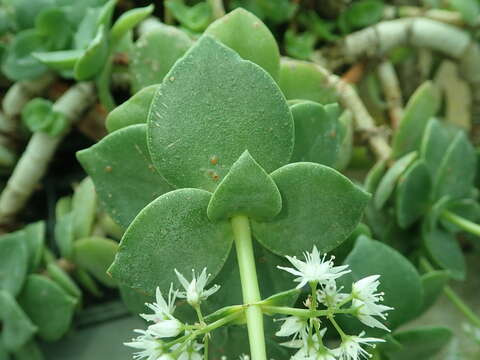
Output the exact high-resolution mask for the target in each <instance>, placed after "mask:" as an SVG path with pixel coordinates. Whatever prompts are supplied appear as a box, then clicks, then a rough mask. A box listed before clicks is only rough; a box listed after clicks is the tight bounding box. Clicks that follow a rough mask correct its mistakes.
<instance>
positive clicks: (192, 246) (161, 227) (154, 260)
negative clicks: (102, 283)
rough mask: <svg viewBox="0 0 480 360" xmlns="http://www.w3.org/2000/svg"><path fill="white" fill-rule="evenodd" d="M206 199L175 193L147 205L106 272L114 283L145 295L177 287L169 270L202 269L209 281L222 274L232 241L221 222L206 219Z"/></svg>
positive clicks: (199, 193)
mask: <svg viewBox="0 0 480 360" xmlns="http://www.w3.org/2000/svg"><path fill="white" fill-rule="evenodd" d="M210 198H211V194H210V193H209V192H207V191H204V190H199V189H180V190H175V191H171V192H169V193H167V194H165V195H162V196H160V197H159V198H157V199H156V200H154V201H153V202H151V203H150V204H149V205H147V206H146V207H145V208H144V209H143V210H142V211H141V212H140V214H138V216H137V217H136V218H135V220H134V221H133V222H132V224H131V225H130V226H129V228H128V229H127V231H126V232H125V235H124V236H123V239H122V242H121V243H120V248H119V251H118V253H117V256H116V257H115V262H114V263H113V265H112V266H111V267H110V269H109V272H110V273H111V275H112V276H113V278H114V279H117V280H118V281H119V282H121V283H123V284H125V285H127V286H129V287H131V288H133V289H140V290H143V291H144V292H146V293H150V294H153V293H154V291H155V288H156V287H157V286H159V287H160V288H161V289H162V290H168V287H169V286H170V283H171V282H175V283H177V279H176V276H175V273H174V271H173V269H177V270H178V271H180V272H182V273H184V274H190V273H191V271H192V269H195V270H196V271H201V270H202V269H203V268H204V267H206V268H207V269H208V272H209V273H211V274H212V278H214V277H215V276H216V275H217V274H218V272H219V271H220V270H221V269H222V267H223V265H224V263H225V260H226V259H227V257H228V254H229V252H230V248H231V246H232V242H233V234H232V230H231V226H230V224H229V223H228V222H226V221H221V222H215V223H212V222H210V220H208V217H207V206H208V202H209V201H210Z"/></svg>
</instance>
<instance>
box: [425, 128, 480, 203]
mask: <svg viewBox="0 0 480 360" xmlns="http://www.w3.org/2000/svg"><path fill="white" fill-rule="evenodd" d="M476 163H477V157H476V153H475V149H474V148H473V146H472V144H470V142H469V141H468V139H467V137H466V135H465V133H464V132H459V133H458V134H457V135H456V136H455V138H454V139H453V141H452V142H451V143H450V146H449V147H448V149H447V151H446V153H445V156H444V157H443V160H442V162H441V164H440V167H439V169H438V176H437V178H436V182H435V184H434V194H435V198H437V199H439V198H441V197H442V196H444V195H446V196H449V197H450V198H451V199H460V198H462V197H468V195H469V194H470V192H471V190H472V187H473V183H474V179H475V171H476Z"/></svg>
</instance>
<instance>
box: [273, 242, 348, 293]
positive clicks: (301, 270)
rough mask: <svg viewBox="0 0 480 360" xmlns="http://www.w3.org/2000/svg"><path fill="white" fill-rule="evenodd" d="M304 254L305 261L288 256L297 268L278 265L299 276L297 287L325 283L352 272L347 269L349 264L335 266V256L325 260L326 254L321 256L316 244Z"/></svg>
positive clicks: (296, 280)
mask: <svg viewBox="0 0 480 360" xmlns="http://www.w3.org/2000/svg"><path fill="white" fill-rule="evenodd" d="M304 256H305V261H301V260H298V259H297V258H296V257H295V256H294V257H291V256H287V257H286V258H287V259H288V261H290V262H291V263H292V265H293V266H295V268H296V269H294V268H289V267H283V266H277V267H278V268H279V269H282V270H285V271H288V272H289V273H291V274H293V275H296V276H298V278H296V279H295V280H294V281H295V282H298V283H299V284H298V285H297V289H299V288H301V287H303V286H305V285H306V284H307V283H313V282H319V283H324V282H326V281H327V280H334V279H336V278H339V277H340V276H342V275H344V274H346V273H348V272H350V270H345V269H346V268H347V267H348V265H343V266H334V264H333V261H332V260H333V259H334V257H333V256H332V257H331V258H330V259H329V260H325V258H326V256H327V255H326V254H324V255H323V257H320V254H319V252H318V250H317V247H316V246H314V247H313V251H312V253H308V252H305V253H304Z"/></svg>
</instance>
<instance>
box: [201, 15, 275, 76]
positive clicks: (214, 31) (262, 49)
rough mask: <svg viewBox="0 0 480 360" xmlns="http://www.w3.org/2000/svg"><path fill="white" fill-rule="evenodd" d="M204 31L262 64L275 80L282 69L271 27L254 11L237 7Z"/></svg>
mask: <svg viewBox="0 0 480 360" xmlns="http://www.w3.org/2000/svg"><path fill="white" fill-rule="evenodd" d="M205 34H208V35H211V36H213V37H214V38H215V39H217V40H218V41H220V42H222V43H223V44H225V45H227V46H228V47H230V48H232V49H233V50H235V51H236V52H237V53H238V54H239V55H240V56H241V57H242V58H243V59H245V60H250V61H251V62H254V63H256V64H257V65H259V66H261V67H262V68H263V69H265V71H267V72H268V73H269V74H270V75H271V76H272V77H273V78H274V79H277V78H278V73H279V70H280V52H279V50H278V45H277V42H276V40H275V38H274V37H273V35H272V33H271V32H270V30H269V29H268V27H267V26H266V25H265V24H264V23H263V22H262V20H260V19H259V18H257V17H256V16H255V15H254V14H252V13H251V12H248V11H247V10H244V9H242V8H237V9H235V10H233V11H232V12H230V13H228V14H227V15H225V16H223V17H221V18H220V19H218V20H216V21H215V22H213V23H212V24H210V26H209V27H208V28H207V29H206V30H205Z"/></svg>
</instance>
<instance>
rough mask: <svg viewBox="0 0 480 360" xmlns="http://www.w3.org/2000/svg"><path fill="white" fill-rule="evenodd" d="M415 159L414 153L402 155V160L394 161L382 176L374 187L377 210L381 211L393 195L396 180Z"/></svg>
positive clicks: (415, 154)
mask: <svg viewBox="0 0 480 360" xmlns="http://www.w3.org/2000/svg"><path fill="white" fill-rule="evenodd" d="M416 158H417V153H416V152H411V153H409V154H407V155H404V156H403V157H402V158H400V159H398V160H397V161H395V163H394V164H393V165H392V166H391V167H390V168H389V169H388V170H387V172H386V173H385V175H383V177H382V180H380V182H379V183H378V186H377V187H376V191H375V195H374V197H373V201H374V203H375V207H376V208H377V209H381V208H382V207H383V206H384V205H385V203H386V202H387V200H388V199H389V198H390V196H391V195H392V194H393V191H394V190H395V187H396V186H397V182H398V179H399V178H400V176H401V175H402V174H403V173H404V172H405V171H406V170H407V168H408V167H409V166H410V164H411V163H413V161H414V160H415V159H416Z"/></svg>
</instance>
